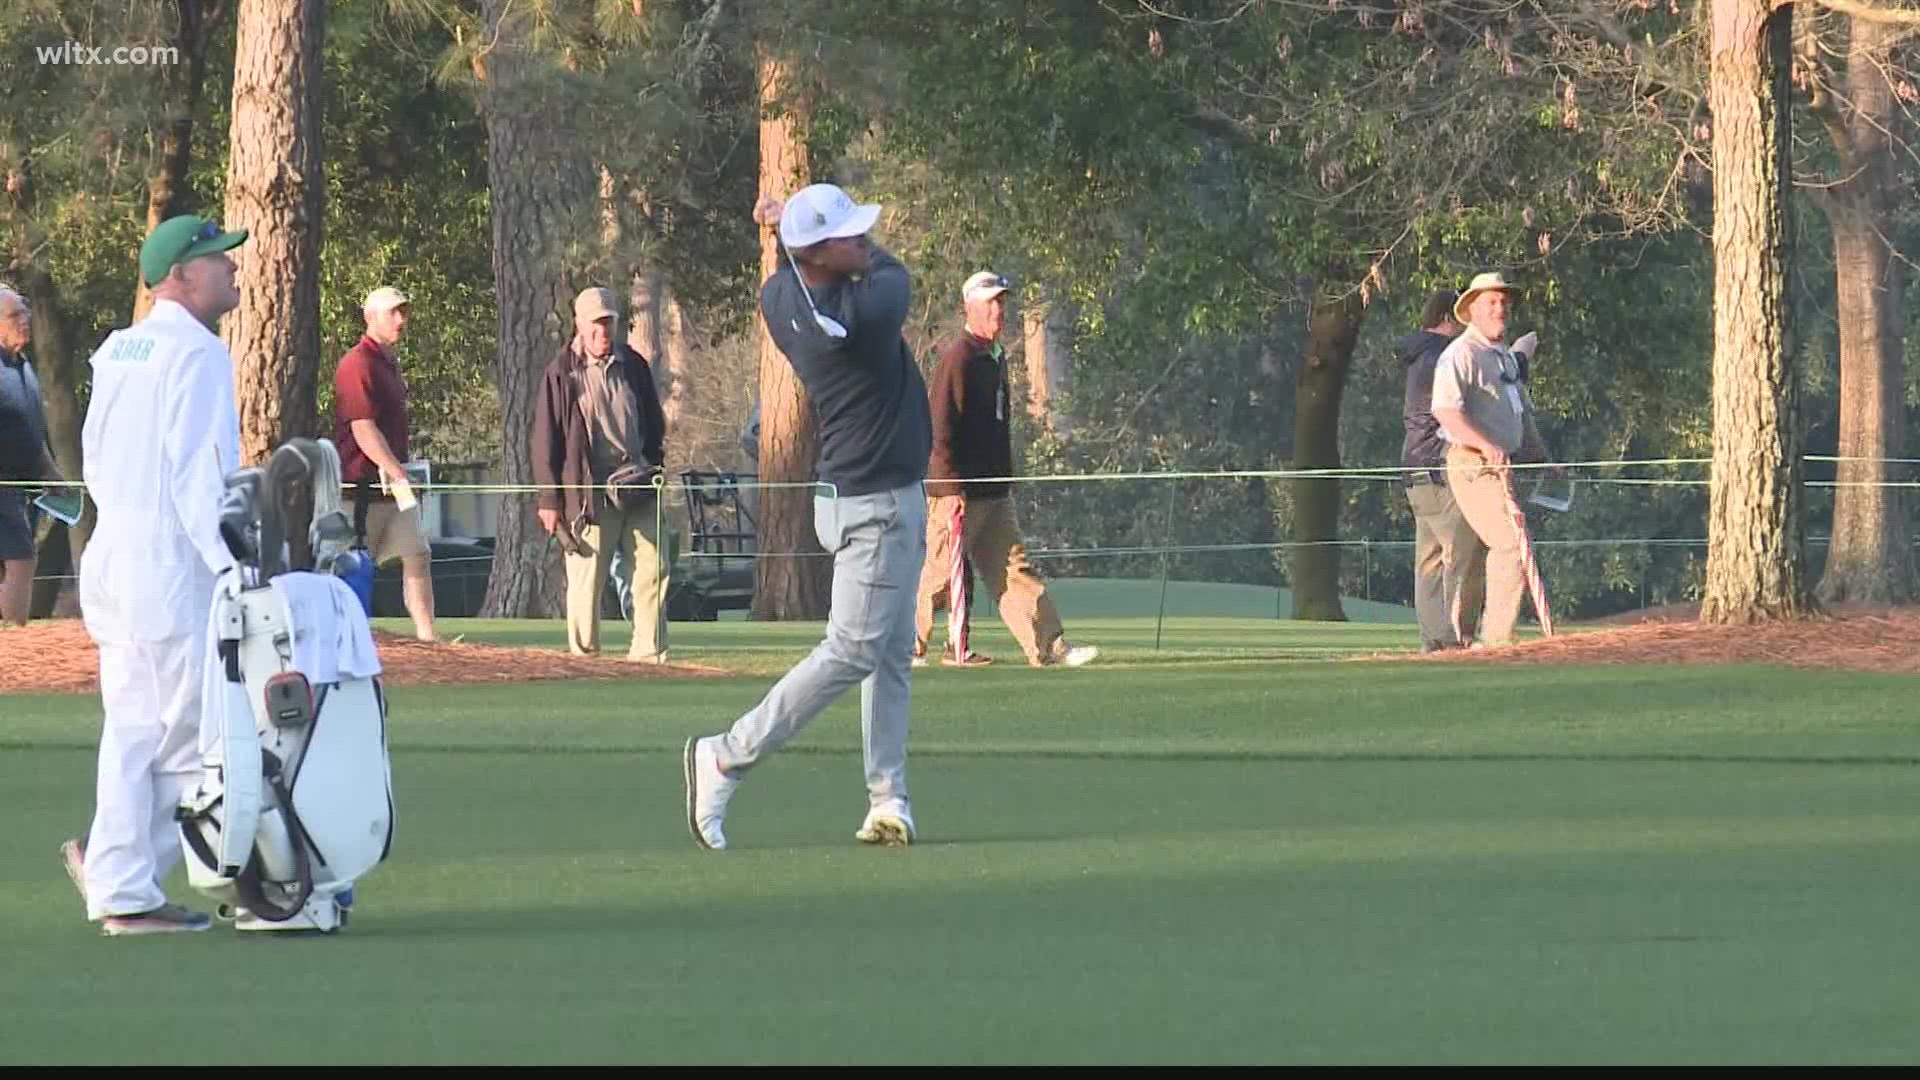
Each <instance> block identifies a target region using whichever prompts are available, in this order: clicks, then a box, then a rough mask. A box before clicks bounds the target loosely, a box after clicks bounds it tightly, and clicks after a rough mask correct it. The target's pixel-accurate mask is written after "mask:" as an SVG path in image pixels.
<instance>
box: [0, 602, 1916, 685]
mask: <svg viewBox="0 0 1920 1080" xmlns="http://www.w3.org/2000/svg"><path fill="white" fill-rule="evenodd" d="M1698 614H1699V612H1698V609H1697V608H1695V607H1692V606H1689V605H1673V606H1669V607H1664V608H1656V609H1648V610H1644V611H1635V612H1629V613H1626V614H1624V615H1616V616H1612V617H1609V618H1607V619H1602V620H1598V621H1596V622H1593V623H1586V624H1581V625H1576V626H1573V627H1569V628H1567V629H1566V630H1563V631H1562V632H1561V633H1560V634H1559V635H1558V636H1556V637H1553V638H1544V639H1533V640H1528V641H1524V642H1522V643H1520V644H1517V645H1513V646H1510V647H1508V648H1504V649H1494V650H1485V651H1480V652H1467V651H1454V652H1446V653H1438V654H1434V655H1431V656H1424V657H1415V656H1412V655H1410V654H1408V653H1378V654H1374V655H1371V656H1367V657H1358V658H1355V659H1363V660H1393V661H1408V660H1417V661H1418V662H1420V663H1439V664H1771V665H1775V666H1781V667H1793V668H1817V669H1821V670H1827V671H1880V672H1895V673H1920V608H1891V609H1889V608H1843V609H1840V610H1838V611H1834V612H1831V613H1828V614H1826V615H1821V616H1816V617H1813V618H1808V619H1798V620H1793V621H1787V622H1773V623H1762V624H1758V625H1754V626H1705V625H1702V624H1701V623H1699V622H1698V621H1697V618H1698ZM375 638H376V640H377V642H378V644H379V646H380V656H381V659H382V661H383V662H384V663H385V665H386V668H387V675H386V678H387V681H388V682H389V683H391V684H393V685H395V686H407V685H422V684H445V683H488V682H497V683H513V682H527V681H532V680H536V679H581V678H585V679H646V678H686V677H701V676H713V675H723V674H726V672H724V671H722V670H720V669H718V668H712V667H701V666H693V665H684V664H673V665H668V666H664V667H654V666H649V665H641V664H628V663H626V662H625V661H623V660H621V659H619V658H618V657H582V656H568V655H566V654H564V653H559V652H555V651H552V650H546V649H516V648H507V647H503V646H498V645H482V644H477V643H468V642H460V643H458V644H444V643H443V644H437V645H426V644H422V643H420V642H417V641H414V640H413V639H411V638H407V637H402V636H398V635H394V634H389V633H385V632H383V631H376V632H375ZM98 675H99V668H98V661H97V660H96V658H95V655H94V648H93V643H92V641H90V640H89V639H88V638H87V634H86V630H85V628H84V627H83V626H82V624H81V623H80V621H79V620H78V619H55V620H50V621H47V622H40V623H35V624H33V625H32V626H29V627H26V628H24V629H16V628H12V627H6V628H0V693H10V692H12V693H26V692H53V693H59V692H72V693H86V692H91V691H93V690H94V689H96V687H97V686H98Z"/></svg>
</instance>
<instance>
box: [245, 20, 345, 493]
mask: <svg viewBox="0 0 1920 1080" xmlns="http://www.w3.org/2000/svg"><path fill="white" fill-rule="evenodd" d="M326 11H327V4H326V0H240V6H239V9H238V19H239V22H238V24H237V32H238V38H237V41H236V44H235V49H234V72H233V128H232V133H231V146H232V148H233V149H232V157H231V158H230V160H229V162H228V168H227V212H226V220H225V221H224V222H223V224H224V225H225V226H226V227H227V228H229V229H246V230H248V231H249V233H250V234H251V235H250V236H249V238H248V240H247V243H246V246H244V247H242V248H240V249H239V250H237V251H235V252H234V261H235V262H236V263H237V264H238V265H239V274H238V276H237V277H236V282H237V284H238V285H239V289H240V306H239V307H238V308H236V309H235V310H234V311H233V312H231V313H230V314H228V315H227V316H226V318H225V319H224V320H223V322H222V324H221V329H222V333H223V335H224V336H225V338H226V341H227V348H228V349H229V350H230V351H231V352H232V353H233V363H234V370H235V383H236V385H235V396H236V398H237V400H238V404H239V407H240V456H241V458H242V459H243V460H245V461H247V462H248V463H251V464H258V463H263V462H265V460H266V458H267V455H268V454H270V453H272V452H273V450H274V448H275V447H277V446H279V445H280V444H281V443H283V442H285V441H286V440H287V439H290V438H294V437H297V436H305V435H311V434H313V432H314V430H315V428H316V426H317V424H318V417H317V416H316V413H315V394H314V384H315V382H316V381H317V379H318V377H319V371H320V240H321V224H322V218H323V212H324V210H325V206H326V190H327V189H326V178H325V172H324V170H325V159H324V157H323V155H322V153H321V143H320V139H321V124H320V110H321V103H322V100H323V98H322V94H321V83H320V80H321V67H320V51H321V44H322V39H323V37H324V35H325V32H326V30H325V28H326Z"/></svg>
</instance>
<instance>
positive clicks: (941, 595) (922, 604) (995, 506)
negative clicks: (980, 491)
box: [913, 495, 1065, 660]
mask: <svg viewBox="0 0 1920 1080" xmlns="http://www.w3.org/2000/svg"><path fill="white" fill-rule="evenodd" d="M963 500H964V502H965V504H966V525H965V529H966V536H965V537H963V538H961V540H962V542H964V543H965V544H966V545H967V555H968V556H969V557H970V558H972V559H973V566H974V569H975V570H976V571H978V572H979V574H980V576H981V577H983V578H985V579H986V584H987V594H988V595H990V596H993V597H995V598H996V599H998V601H999V603H1000V619H1001V621H1003V622H1005V623H1006V624H1007V629H1009V630H1011V631H1013V638H1014V640H1015V641H1017V642H1019V643H1020V649H1021V651H1022V652H1024V653H1026V654H1027V659H1028V660H1038V659H1046V658H1050V657H1052V656H1054V655H1055V654H1057V653H1059V652H1060V651H1062V650H1063V649H1064V648H1065V643H1064V642H1062V641H1061V639H1060V635H1061V629H1060V611H1059V609H1057V608H1055V607H1054V605H1053V599H1052V598H1051V597H1049V596H1048V595H1047V586H1046V583H1045V582H1043V581H1041V580H1040V578H1039V577H1038V576H1036V575H1035V574H1034V572H1033V566H1032V564H1031V563H1029V562H1028V561H1027V545H1026V544H1025V543H1024V542H1023V541H1022V540H1021V539H1020V524H1019V522H1018V521H1017V520H1016V519H1015V516H1014V512H1013V500H1012V499H1011V498H1007V497H1005V496H1001V497H996V498H983V497H980V496H971V497H969V496H966V495H936V496H933V497H931V498H929V499H928V500H927V561H926V564H925V565H924V566H923V567H922V568H921V571H920V589H919V598H918V602H917V603H916V604H915V607H914V613H913V636H914V652H916V653H921V654H924V653H925V652H926V650H927V639H928V638H929V637H931V636H932V634H933V613H934V612H935V611H936V610H939V609H941V608H944V607H946V606H948V602H949V600H950V599H951V598H950V597H949V596H948V595H947V593H948V590H949V579H948V570H949V563H950V562H951V560H952V558H953V545H954V540H955V538H954V535H953V508H954V506H955V505H957V504H959V503H961V502H962V501H963Z"/></svg>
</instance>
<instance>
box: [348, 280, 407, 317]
mask: <svg viewBox="0 0 1920 1080" xmlns="http://www.w3.org/2000/svg"><path fill="white" fill-rule="evenodd" d="M411 303H413V301H411V300H409V299H407V294H406V293H403V292H401V291H400V290H399V289H396V288H394V287H393V286H391V285H382V286H380V287H379V288H377V289H375V290H373V291H372V292H370V293H368V294H367V300H366V303H364V304H362V305H360V308H361V310H362V311H366V312H369V313H371V312H375V311H388V310H391V309H393V308H397V307H399V306H400V305H402V304H411Z"/></svg>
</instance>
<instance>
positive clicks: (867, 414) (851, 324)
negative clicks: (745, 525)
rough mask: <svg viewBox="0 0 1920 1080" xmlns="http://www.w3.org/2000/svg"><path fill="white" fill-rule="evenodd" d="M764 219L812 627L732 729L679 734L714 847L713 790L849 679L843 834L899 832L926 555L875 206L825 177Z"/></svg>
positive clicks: (910, 367)
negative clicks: (858, 761)
mask: <svg viewBox="0 0 1920 1080" xmlns="http://www.w3.org/2000/svg"><path fill="white" fill-rule="evenodd" d="M753 217H754V220H755V221H756V222H758V223H759V224H760V225H761V226H762V227H766V226H771V225H773V224H774V223H775V222H776V221H777V222H778V223H779V230H780V243H781V245H782V246H783V247H784V248H785V249H786V251H785V254H786V263H785V265H783V266H781V267H779V268H778V269H777V270H775V271H774V273H773V275H772V276H771V277H769V278H767V280H766V283H765V284H764V285H762V286H761V289H760V314H761V315H762V317H764V318H765V319H766V325H767V333H768V334H769V335H771V336H772V338H773V342H774V344H775V345H777V346H779V348H780V351H781V352H782V353H784V354H785V355H786V358H787V363H788V364H790V365H792V367H793V371H794V374H795V375H797V376H799V378H800V382H801V385H802V386H803V387H805V389H806V392H807V400H808V402H809V404H810V405H811V407H812V410H813V416H814V421H815V426H816V430H817V431H818V433H819V438H820V461H819V479H820V484H819V485H818V487H817V488H816V490H815V494H814V499H813V523H814V532H815V533H816V534H817V535H818V536H819V538H820V543H821V545H822V546H823V547H825V548H826V549H827V550H828V551H830V552H832V553H833V606H832V609H831V611H830V612H829V614H828V617H827V635H826V640H824V641H822V642H821V643H820V644H819V646H818V647H816V648H815V649H814V650H813V652H812V653H811V654H809V655H808V656H807V658H806V659H805V660H802V661H800V663H798V664H796V665H795V666H794V667H793V669H792V670H790V671H788V672H787V674H786V675H785V676H784V677H783V678H781V680H780V681H779V682H778V683H775V684H774V687H773V689H772V690H770V691H768V693H767V696H766V697H765V698H764V699H762V700H761V702H760V704H758V705H756V706H754V708H753V709H752V710H750V711H749V712H747V714H746V715H744V716H742V717H740V719H739V720H737V721H735V722H734V725H733V727H732V728H730V729H728V730H727V731H725V732H723V733H721V734H719V735H711V736H707V737H705V738H698V737H696V738H692V739H688V740H687V745H686V751H685V754H684V757H683V768H684V771H685V777H686V792H687V824H688V826H689V828H691V829H692V831H693V838H694V840H695V842H697V843H698V844H699V845H700V846H701V847H703V848H707V849H708V850H712V851H719V850H722V849H724V848H725V847H726V846H727V837H726V833H725V831H724V829H723V826H724V824H725V821H726V813H727V803H728V801H729V800H730V799H732V797H733V794H734V791H735V789H736V788H738V786H739V784H740V779H741V777H742V775H743V774H744V773H745V771H746V770H747V769H749V768H751V767H752V766H753V765H755V764H756V763H758V762H760V761H762V760H765V759H766V758H767V757H768V756H769V755H771V754H773V753H774V752H775V751H777V750H779V749H780V747H781V746H783V745H784V744H785V743H786V742H787V740H788V739H791V738H792V737H793V736H794V735H796V734H798V733H799V732H800V731H801V729H803V728H805V727H806V726H807V725H808V724H809V723H811V722H812V721H813V719H814V717H816V716H818V715H820V713H821V712H822V711H823V710H825V709H826V707H827V706H829V705H831V704H833V702H834V701H836V700H837V699H838V698H839V697H840V695H841V694H844V693H846V692H847V691H848V690H850V689H852V688H853V687H854V686H855V685H856V684H857V685H858V686H859V687H860V721H861V723H860V730H861V734H862V735H863V736H864V739H865V743H866V745H865V751H866V770H867V816H866V818H865V820H863V821H862V822H861V823H860V828H859V829H858V830H857V831H855V833H854V838H855V839H857V840H859V841H860V842H861V843H864V844H889V845H898V844H910V843H912V842H913V838H914V826H913V814H912V809H911V805H910V803H909V802H908V799H907V706H908V701H909V699H910V697H911V695H912V690H913V669H912V668H911V667H910V666H909V660H910V656H911V653H912V650H913V583H914V578H915V576H916V575H918V574H919V572H920V564H921V562H922V561H924V559H925V557H926V528H927V523H926V501H925V500H926V490H925V485H924V484H923V483H922V481H923V480H924V479H925V478H926V475H927V452H928V450H929V448H930V447H931V445H932V435H931V432H930V430H929V427H928V421H927V387H926V383H924V382H923V381H922V380H921V378H920V369H919V368H918V367H916V366H915V365H914V362H913V354H912V352H911V351H910V350H909V349H908V348H907V343H906V341H905V339H903V338H902V337H901V329H902V328H903V327H904V326H905V325H906V319H907V304H908V300H909V294H910V291H911V286H910V282H909V280H908V276H907V268H906V267H904V266H902V265H901V264H900V260H898V259H896V258H894V257H893V256H892V255H889V254H888V253H886V252H885V251H882V250H880V249H879V248H877V247H874V246H872V245H871V244H870V243H869V242H868V240H867V232H868V230H870V229H872V228H873V226H874V223H875V222H876V221H878V220H879V217H880V208H879V207H878V206H872V205H866V206H860V205H856V204H855V203H854V201H853V200H852V199H851V198H848V196H847V193H846V192H844V191H842V190H840V189H839V188H837V187H835V186H833V185H832V184H815V185H813V186H811V187H807V188H803V189H801V190H800V191H798V192H796V193H794V196H793V198H791V199H789V200H788V201H787V202H786V203H785V205H784V206H783V205H781V204H780V202H779V201H778V200H777V199H773V198H771V197H768V198H765V199H762V200H761V202H760V204H759V205H758V206H756V207H755V208H754V215H753Z"/></svg>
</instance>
